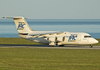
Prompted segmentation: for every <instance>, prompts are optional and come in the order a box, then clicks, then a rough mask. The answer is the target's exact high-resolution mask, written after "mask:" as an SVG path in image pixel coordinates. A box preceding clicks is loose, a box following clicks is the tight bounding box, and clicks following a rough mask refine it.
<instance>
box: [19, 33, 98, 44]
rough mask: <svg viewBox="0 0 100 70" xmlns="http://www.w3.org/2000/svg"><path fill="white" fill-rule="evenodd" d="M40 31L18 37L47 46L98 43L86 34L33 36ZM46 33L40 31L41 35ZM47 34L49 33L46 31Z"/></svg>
mask: <svg viewBox="0 0 100 70" xmlns="http://www.w3.org/2000/svg"><path fill="white" fill-rule="evenodd" d="M38 32H40V31H36V32H34V31H33V32H31V33H30V34H28V35H19V36H20V37H23V38H26V39H28V40H30V41H34V42H37V43H43V44H49V45H92V44H95V43H98V41H97V40H96V39H94V38H92V37H91V36H90V35H89V34H87V33H71V32H63V33H61V34H57V33H54V34H45V35H35V36H34V33H35V34H36V33H38ZM43 32H44V33H46V32H47V31H46V32H45V31H41V33H43ZM48 32H49V31H48Z"/></svg>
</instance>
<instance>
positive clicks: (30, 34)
mask: <svg viewBox="0 0 100 70" xmlns="http://www.w3.org/2000/svg"><path fill="white" fill-rule="evenodd" d="M3 18H7V19H14V22H15V25H16V28H17V31H18V33H19V37H21V38H25V39H28V40H30V41H33V42H37V43H42V44H47V45H50V46H51V47H55V46H57V45H58V46H60V47H63V46H64V45H90V47H91V48H92V47H93V46H92V45H93V44H96V43H98V41H97V40H96V39H94V38H93V37H92V36H91V35H90V34H88V33H83V32H60V31H35V30H32V29H31V28H30V26H29V25H28V23H27V22H26V20H25V18H24V17H21V16H19V17H3Z"/></svg>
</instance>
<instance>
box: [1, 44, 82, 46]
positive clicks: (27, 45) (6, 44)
mask: <svg viewBox="0 0 100 70" xmlns="http://www.w3.org/2000/svg"><path fill="white" fill-rule="evenodd" d="M1 46H2V47H9V46H10V47H13V46H25V47H50V46H49V45H25V44H19V45H18V44H0V47H1ZM55 47H59V46H55ZM63 47H83V46H63Z"/></svg>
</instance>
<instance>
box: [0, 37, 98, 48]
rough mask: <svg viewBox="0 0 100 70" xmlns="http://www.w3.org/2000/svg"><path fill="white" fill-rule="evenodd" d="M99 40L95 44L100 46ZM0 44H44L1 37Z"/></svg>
mask: <svg viewBox="0 0 100 70" xmlns="http://www.w3.org/2000/svg"><path fill="white" fill-rule="evenodd" d="M97 40H98V41H99V43H98V44H95V46H100V39H97ZM0 44H20V45H21V44H24V45H42V44H40V43H35V42H31V41H29V40H26V39H23V38H0Z"/></svg>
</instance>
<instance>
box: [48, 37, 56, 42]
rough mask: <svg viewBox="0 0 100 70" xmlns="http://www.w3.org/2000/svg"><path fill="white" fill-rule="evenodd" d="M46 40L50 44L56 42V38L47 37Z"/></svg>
mask: <svg viewBox="0 0 100 70" xmlns="http://www.w3.org/2000/svg"><path fill="white" fill-rule="evenodd" d="M48 40H49V41H51V42H55V41H56V37H49V38H48Z"/></svg>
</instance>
